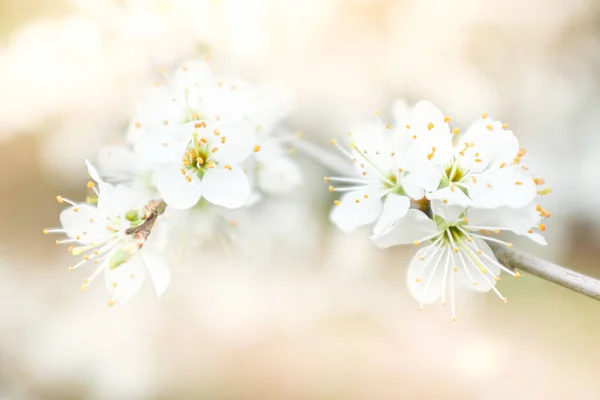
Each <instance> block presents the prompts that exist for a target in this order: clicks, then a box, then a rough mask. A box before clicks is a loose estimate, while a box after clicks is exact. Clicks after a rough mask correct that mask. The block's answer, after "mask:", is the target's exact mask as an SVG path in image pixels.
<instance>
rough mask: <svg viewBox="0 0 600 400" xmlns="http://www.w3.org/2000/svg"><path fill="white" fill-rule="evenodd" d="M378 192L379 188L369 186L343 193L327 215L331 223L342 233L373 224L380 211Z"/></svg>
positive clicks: (380, 203)
mask: <svg viewBox="0 0 600 400" xmlns="http://www.w3.org/2000/svg"><path fill="white" fill-rule="evenodd" d="M380 192H381V189H380V188H377V187H373V186H370V187H365V188H363V189H357V190H353V191H351V192H348V193H345V194H344V195H343V196H342V197H341V198H340V204H339V205H338V206H334V207H333V208H332V210H331V213H330V214H329V218H330V219H331V222H332V223H333V224H334V225H335V226H337V227H338V229H340V230H341V231H344V232H352V231H353V230H355V229H356V228H358V227H360V226H363V225H367V224H370V223H372V222H375V220H376V219H377V217H379V214H380V213H381V209H382V202H381V198H380ZM365 195H366V196H367V197H368V198H366V199H365ZM357 200H358V202H357Z"/></svg>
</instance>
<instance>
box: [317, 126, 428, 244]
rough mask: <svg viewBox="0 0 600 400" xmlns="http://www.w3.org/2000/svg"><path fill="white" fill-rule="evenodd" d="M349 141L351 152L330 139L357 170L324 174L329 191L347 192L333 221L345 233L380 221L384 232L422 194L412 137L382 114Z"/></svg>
mask: <svg viewBox="0 0 600 400" xmlns="http://www.w3.org/2000/svg"><path fill="white" fill-rule="evenodd" d="M349 139H350V144H349V147H350V150H349V151H348V150H346V149H345V148H343V147H342V146H341V145H339V144H338V143H337V141H335V140H334V141H332V144H334V145H335V146H337V147H338V149H339V150H340V151H341V152H342V153H343V154H344V155H346V156H347V157H348V158H349V159H350V160H351V161H352V162H353V163H354V165H355V166H356V173H357V174H356V175H355V176H352V177H326V178H325V180H326V181H327V182H330V183H331V185H330V186H329V190H330V191H332V192H341V193H343V194H342V196H341V198H340V199H339V200H336V201H335V205H336V207H334V208H333V209H332V211H331V214H330V218H331V221H332V222H333V223H334V224H335V225H336V226H337V227H338V228H339V229H341V230H342V231H346V232H349V231H352V230H354V229H356V228H357V227H359V226H362V225H366V224H370V223H372V222H375V221H377V223H376V224H375V227H374V232H375V233H376V234H383V233H385V232H387V231H388V230H389V229H391V227H392V226H393V225H394V224H395V222H396V221H397V220H399V219H400V218H402V217H403V216H404V215H405V214H406V212H407V211H408V209H409V208H410V199H411V198H412V199H421V198H422V197H423V195H424V192H423V189H422V188H421V187H420V182H419V181H418V179H417V178H418V176H417V175H416V174H415V173H414V172H415V169H414V168H413V167H415V166H416V165H415V164H414V163H413V162H412V161H413V160H412V158H411V157H410V154H411V149H412V139H411V138H410V137H409V136H408V135H407V134H406V132H404V131H401V130H396V129H391V127H390V126H389V125H386V126H384V125H383V123H382V122H381V120H379V118H378V119H377V121H375V122H370V123H365V124H363V125H360V126H357V127H355V128H354V129H353V130H352V131H351V132H350V133H349ZM340 185H345V186H340Z"/></svg>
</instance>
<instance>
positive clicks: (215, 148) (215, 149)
mask: <svg viewBox="0 0 600 400" xmlns="http://www.w3.org/2000/svg"><path fill="white" fill-rule="evenodd" d="M217 150H219V148H218V147H213V148H212V149H211V150H210V151H212V152H213V153H216V152H217Z"/></svg>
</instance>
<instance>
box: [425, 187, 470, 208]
mask: <svg viewBox="0 0 600 400" xmlns="http://www.w3.org/2000/svg"><path fill="white" fill-rule="evenodd" d="M427 198H428V199H430V200H439V201H440V202H442V203H444V204H448V205H451V206H458V207H462V208H465V207H468V206H469V205H470V204H471V199H469V197H467V195H466V194H465V193H464V192H463V191H462V190H461V189H460V188H459V187H458V186H457V185H455V184H450V186H446V187H445V188H443V189H440V190H436V191H434V192H433V193H429V194H428V195H427Z"/></svg>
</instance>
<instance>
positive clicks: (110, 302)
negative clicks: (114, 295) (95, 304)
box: [108, 299, 115, 307]
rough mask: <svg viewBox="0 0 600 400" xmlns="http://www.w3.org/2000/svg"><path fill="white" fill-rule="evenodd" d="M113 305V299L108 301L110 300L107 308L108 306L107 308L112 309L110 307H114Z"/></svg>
mask: <svg viewBox="0 0 600 400" xmlns="http://www.w3.org/2000/svg"><path fill="white" fill-rule="evenodd" d="M114 305H115V301H114V300H113V299H110V300H109V301H108V306H109V307H112V306H114Z"/></svg>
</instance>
